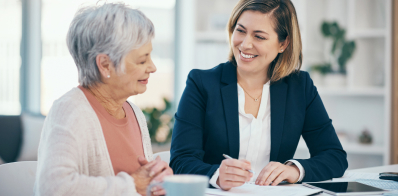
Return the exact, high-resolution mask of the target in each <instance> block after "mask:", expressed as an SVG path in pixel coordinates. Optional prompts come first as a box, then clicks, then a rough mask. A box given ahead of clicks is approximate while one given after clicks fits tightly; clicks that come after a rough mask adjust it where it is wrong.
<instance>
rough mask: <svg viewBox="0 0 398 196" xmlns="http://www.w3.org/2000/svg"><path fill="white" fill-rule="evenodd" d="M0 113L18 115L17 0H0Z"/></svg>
mask: <svg viewBox="0 0 398 196" xmlns="http://www.w3.org/2000/svg"><path fill="white" fill-rule="evenodd" d="M0 26H1V27H5V28H1V31H0V59H2V63H1V64H0V115H18V114H20V112H21V104H20V102H19V83H20V81H19V80H20V77H19V75H20V74H19V73H20V72H19V70H20V67H21V56H20V50H19V48H20V41H21V32H22V6H21V1H18V0H0Z"/></svg>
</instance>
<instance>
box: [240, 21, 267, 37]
mask: <svg viewBox="0 0 398 196" xmlns="http://www.w3.org/2000/svg"><path fill="white" fill-rule="evenodd" d="M237 25H239V26H240V27H242V28H243V29H245V30H246V28H245V27H244V26H243V25H242V24H239V23H238V24H237ZM254 32H255V33H265V34H267V35H269V34H268V33H267V32H265V31H261V30H255V31H254Z"/></svg>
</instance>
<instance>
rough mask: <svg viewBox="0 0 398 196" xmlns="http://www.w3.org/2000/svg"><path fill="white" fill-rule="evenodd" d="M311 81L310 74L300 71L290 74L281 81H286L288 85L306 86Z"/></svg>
mask: <svg viewBox="0 0 398 196" xmlns="http://www.w3.org/2000/svg"><path fill="white" fill-rule="evenodd" d="M309 79H311V77H310V75H309V74H308V72H306V71H301V70H299V71H296V72H293V73H291V74H289V75H288V76H286V77H284V78H282V79H281V80H284V81H286V83H288V84H290V83H291V84H294V83H296V84H305V83H307V82H308V80H309Z"/></svg>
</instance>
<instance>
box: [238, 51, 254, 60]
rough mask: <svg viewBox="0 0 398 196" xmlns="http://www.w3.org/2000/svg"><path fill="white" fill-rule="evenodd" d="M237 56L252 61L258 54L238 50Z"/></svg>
mask: <svg viewBox="0 0 398 196" xmlns="http://www.w3.org/2000/svg"><path fill="white" fill-rule="evenodd" d="M239 54H240V55H239V58H240V60H242V61H244V62H252V61H253V60H254V59H255V58H256V57H257V56H258V55H253V54H250V53H244V52H242V51H241V50H239Z"/></svg>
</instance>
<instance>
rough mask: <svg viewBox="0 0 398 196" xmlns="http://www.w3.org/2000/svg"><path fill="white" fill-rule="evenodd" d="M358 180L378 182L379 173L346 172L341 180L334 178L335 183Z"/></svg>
mask: <svg viewBox="0 0 398 196" xmlns="http://www.w3.org/2000/svg"><path fill="white" fill-rule="evenodd" d="M357 179H373V180H378V179H379V174H378V173H362V172H346V173H345V174H344V176H343V177H341V178H333V181H334V182H347V181H356V180H357Z"/></svg>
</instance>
